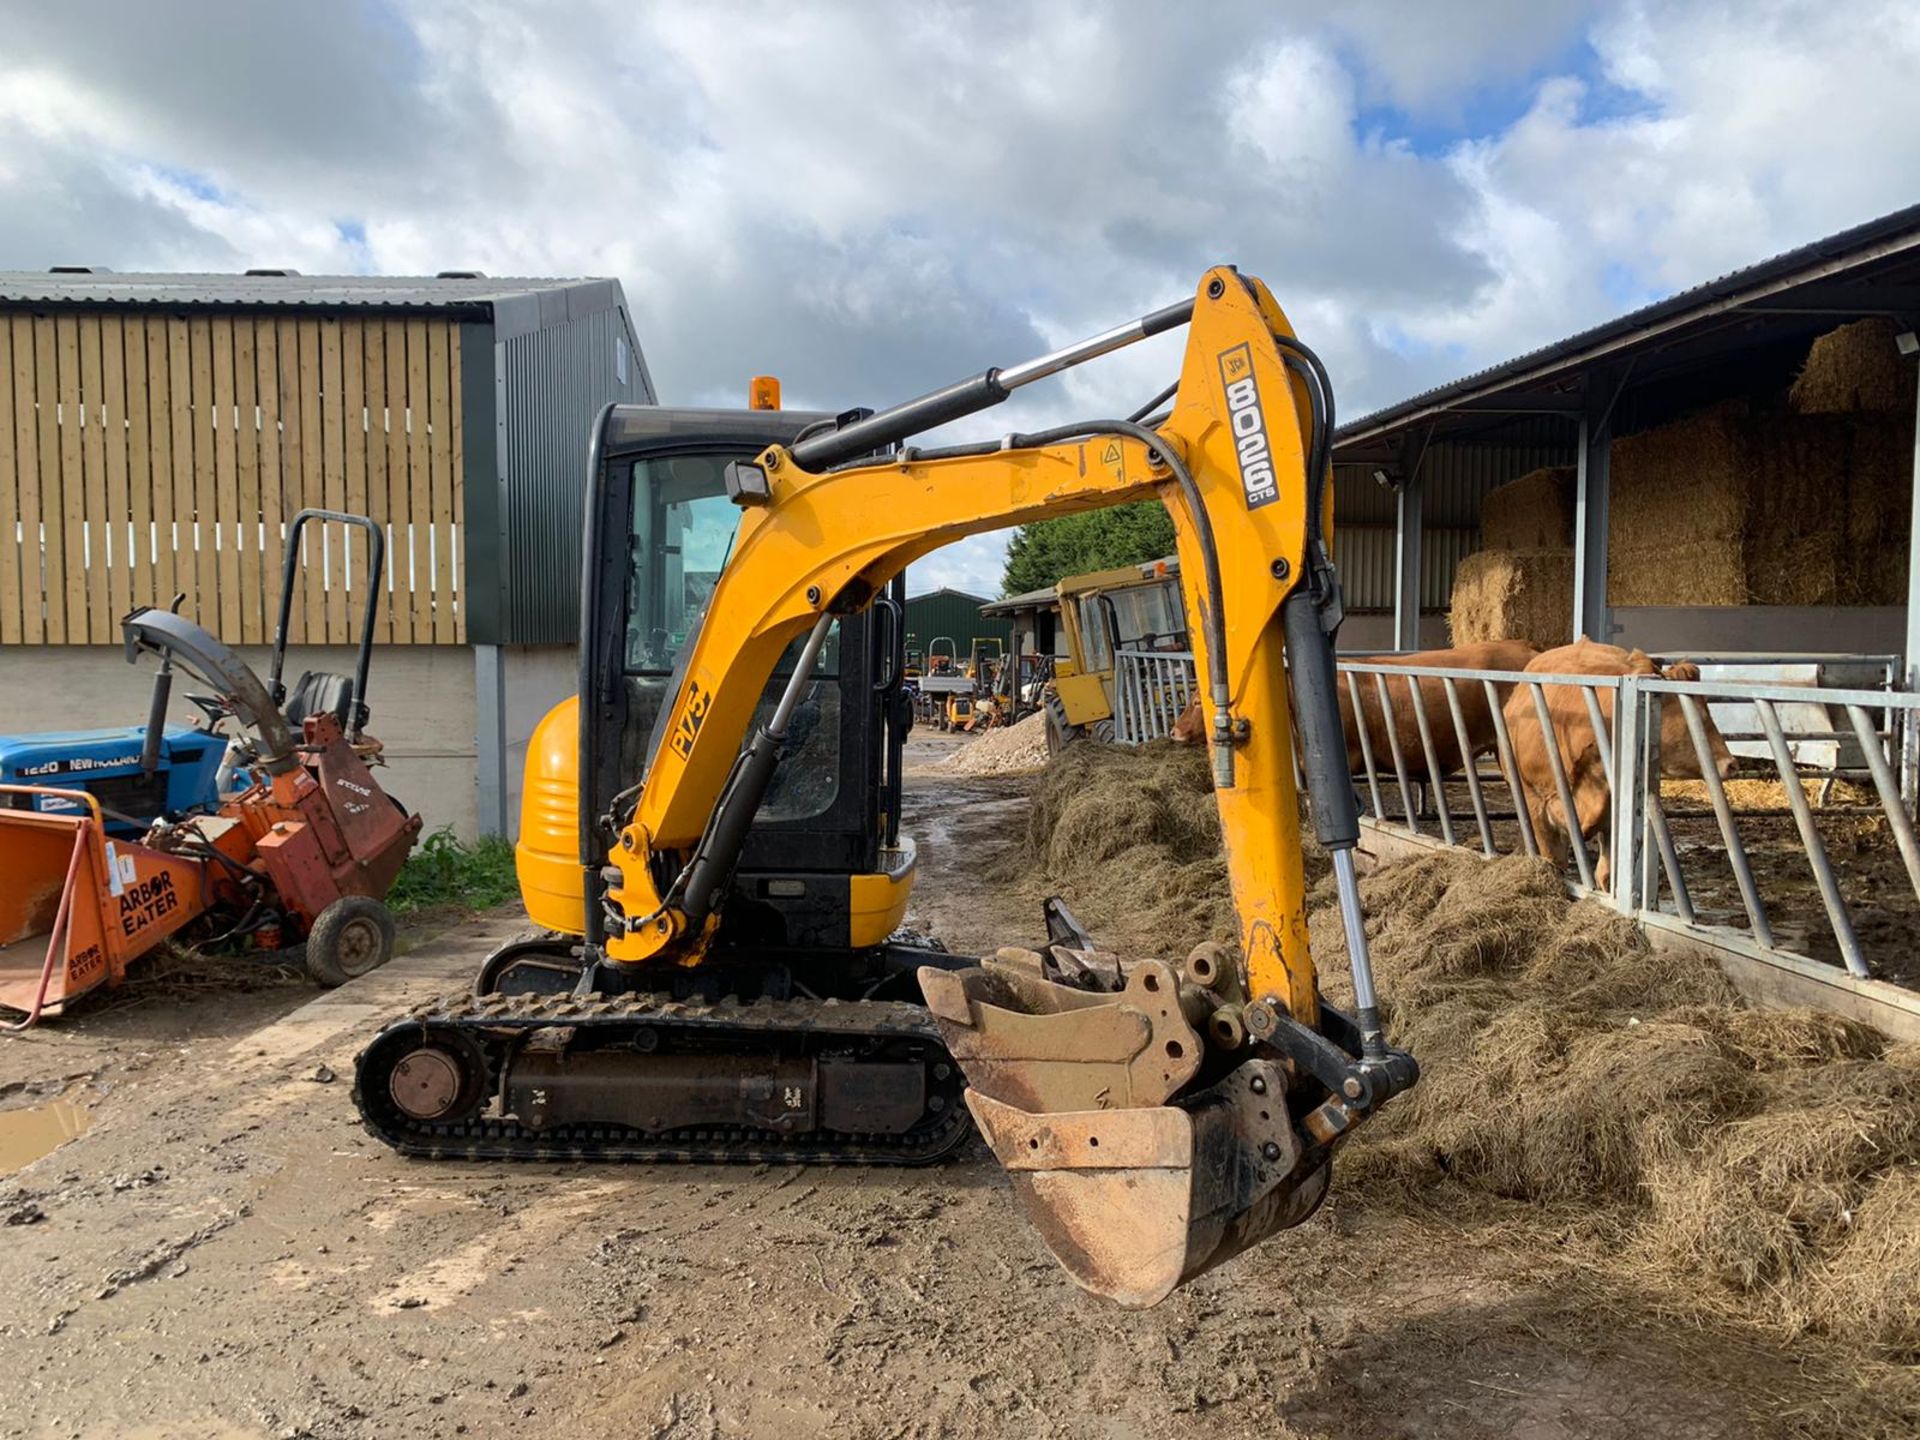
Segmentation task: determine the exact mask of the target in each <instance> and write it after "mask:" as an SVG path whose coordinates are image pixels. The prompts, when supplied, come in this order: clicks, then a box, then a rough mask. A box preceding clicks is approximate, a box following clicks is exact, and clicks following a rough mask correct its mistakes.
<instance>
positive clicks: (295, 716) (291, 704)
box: [281, 670, 353, 730]
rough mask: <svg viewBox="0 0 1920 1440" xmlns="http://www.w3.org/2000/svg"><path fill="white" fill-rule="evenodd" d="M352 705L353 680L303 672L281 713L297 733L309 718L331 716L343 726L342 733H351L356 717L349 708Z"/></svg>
mask: <svg viewBox="0 0 1920 1440" xmlns="http://www.w3.org/2000/svg"><path fill="white" fill-rule="evenodd" d="M352 703H353V677H352V676H350V675H338V674H335V673H334V672H333V671H331V670H303V671H301V672H300V678H299V679H298V680H296V681H294V682H293V689H291V690H289V691H288V692H287V703H286V704H285V705H283V706H282V707H281V711H282V713H283V714H285V715H286V717H287V724H288V725H290V726H292V727H293V728H294V729H295V730H298V729H299V728H300V722H301V721H303V720H305V719H306V718H307V717H308V716H309V715H331V716H333V718H334V719H336V720H338V721H339V722H340V728H341V729H342V730H351V729H352V728H353V717H352V716H351V715H349V714H348V713H347V708H348V706H350V705H351V704H352Z"/></svg>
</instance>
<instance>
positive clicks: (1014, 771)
mask: <svg viewBox="0 0 1920 1440" xmlns="http://www.w3.org/2000/svg"><path fill="white" fill-rule="evenodd" d="M1046 764H1047V716H1046V712H1045V711H1043V710H1036V711H1034V712H1033V714H1031V715H1029V716H1027V718H1026V719H1024V720H1022V721H1021V722H1020V723H1019V724H1018V725H1010V726H1008V727H1007V728H1006V729H1004V730H989V731H987V733H986V734H984V735H982V736H981V737H980V738H979V739H978V740H975V741H974V742H973V743H972V744H970V745H968V746H966V747H965V748H963V749H960V750H956V751H954V752H953V754H951V755H949V756H948V757H947V758H946V759H945V760H942V761H941V762H940V768H941V769H943V770H951V771H952V772H953V773H954V774H956V775H1024V774H1026V773H1027V772H1028V771H1031V770H1042V769H1045V768H1046Z"/></svg>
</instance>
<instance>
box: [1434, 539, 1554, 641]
mask: <svg viewBox="0 0 1920 1440" xmlns="http://www.w3.org/2000/svg"><path fill="white" fill-rule="evenodd" d="M1447 629H1448V631H1449V633H1451V634H1452V636H1453V643H1454V644H1456V645H1474V644H1479V643H1481V642H1483V641H1487V640H1531V641H1532V642H1533V643H1534V644H1536V645H1541V646H1547V645H1564V644H1565V643H1566V642H1567V639H1568V637H1569V636H1570V635H1571V634H1572V633H1573V552H1572V551H1570V550H1481V551H1478V552H1477V553H1475V554H1472V555H1469V556H1467V558H1466V559H1464V560H1462V561H1461V562H1460V565H1459V568H1458V569H1456V570H1455V571H1454V573H1453V603H1452V607H1451V608H1450V609H1449V610H1448V612H1447Z"/></svg>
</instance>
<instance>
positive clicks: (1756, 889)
mask: <svg viewBox="0 0 1920 1440" xmlns="http://www.w3.org/2000/svg"><path fill="white" fill-rule="evenodd" d="M1340 670H1341V672H1342V675H1343V684H1344V685H1345V687H1346V691H1347V699H1348V700H1349V702H1350V703H1351V704H1352V707H1353V710H1354V713H1355V714H1356V715H1359V714H1360V713H1361V712H1362V711H1363V709H1364V706H1363V704H1362V697H1363V695H1366V694H1368V693H1370V694H1371V696H1372V698H1373V699H1374V700H1375V702H1376V703H1377V709H1378V712H1379V714H1380V717H1381V720H1382V722H1383V723H1382V728H1383V729H1384V731H1385V738H1386V740H1387V742H1388V743H1387V745H1386V747H1385V748H1386V750H1387V754H1385V755H1380V754H1377V753H1375V752H1376V750H1377V749H1378V748H1379V747H1376V746H1375V744H1374V743H1373V737H1372V736H1371V735H1370V734H1369V733H1368V732H1369V728H1370V727H1368V726H1365V725H1360V726H1358V727H1357V728H1358V734H1357V735H1356V737H1355V738H1356V739H1357V741H1358V742H1359V743H1358V747H1357V748H1358V750H1359V751H1360V757H1359V758H1360V762H1361V763H1360V766H1359V769H1358V771H1357V772H1356V783H1358V784H1359V785H1361V786H1362V787H1363V788H1362V790H1361V799H1362V803H1363V808H1364V809H1365V810H1366V811H1367V812H1368V815H1369V819H1370V820H1371V822H1372V823H1374V824H1376V825H1379V826H1382V827H1384V828H1386V829H1388V830H1395V831H1400V832H1402V833H1405V834H1408V835H1412V836H1416V837H1421V838H1425V839H1428V840H1429V841H1431V840H1435V839H1437V840H1438V841H1440V842H1441V843H1444V844H1447V845H1466V846H1468V847H1470V848H1477V849H1479V850H1480V851H1481V852H1482V853H1484V854H1486V855H1490V856H1491V855H1498V854H1503V853H1515V852H1524V853H1526V854H1529V855H1533V854H1539V853H1542V852H1543V851H1545V850H1547V849H1548V848H1549V846H1548V844H1547V843H1546V837H1543V836H1540V835H1538V834H1536V833H1535V828H1534V823H1533V820H1532V818H1531V815H1530V811H1529V807H1528V804H1527V789H1526V785H1525V782H1524V781H1523V779H1522V777H1521V773H1520V770H1519V767H1518V764H1517V761H1516V751H1515V737H1514V734H1513V728H1512V726H1511V724H1510V720H1511V719H1512V717H1511V716H1509V714H1508V713H1507V712H1508V709H1509V707H1512V708H1513V709H1514V711H1515V713H1516V714H1517V715H1521V716H1525V717H1526V718H1527V720H1528V721H1530V722H1532V723H1530V724H1527V725H1525V727H1524V728H1525V729H1526V731H1527V732H1529V739H1534V738H1537V737H1538V736H1541V735H1547V734H1554V733H1556V732H1555V730H1554V726H1553V723H1552V715H1551V711H1552V706H1551V705H1550V703H1549V699H1550V695H1549V692H1550V691H1552V690H1554V689H1555V688H1557V687H1563V686H1564V687H1571V688H1573V689H1576V690H1577V691H1578V692H1579V695H1580V698H1581V712H1579V713H1584V716H1585V719H1586V722H1587V724H1588V726H1589V727H1590V728H1591V732H1592V734H1593V737H1594V742H1595V745H1594V749H1595V753H1596V756H1597V759H1598V761H1599V764H1600V768H1601V771H1602V774H1603V776H1604V779H1605V782H1606V785H1607V789H1608V791H1609V798H1610V807H1609V814H1608V818H1607V823H1606V825H1605V826H1604V827H1602V829H1601V830H1600V831H1599V832H1598V833H1597V834H1596V835H1595V837H1594V839H1595V841H1596V842H1597V848H1598V849H1600V851H1601V852H1602V854H1603V855H1604V856H1605V858H1606V862H1607V863H1606V867H1605V868H1606V872H1607V873H1606V877H1605V885H1604V887H1602V886H1601V884H1600V883H1599V878H1600V869H1601V867H1600V865H1599V864H1598V861H1597V857H1596V856H1595V855H1594V854H1592V853H1591V852H1590V850H1589V847H1588V845H1587V843H1586V841H1585V840H1584V839H1583V838H1582V836H1581V835H1580V833H1579V830H1580V827H1579V825H1578V824H1577V823H1569V824H1567V826H1566V827H1565V828H1566V832H1567V834H1566V842H1565V849H1566V851H1567V853H1568V858H1569V860H1570V861H1571V865H1572V869H1573V875H1572V877H1571V882H1570V883H1571V884H1572V885H1573V888H1575V889H1576V890H1578V891H1581V892H1585V893H1594V894H1602V895H1604V896H1605V897H1607V898H1608V899H1610V900H1611V901H1612V903H1613V904H1614V905H1615V906H1616V907H1617V908H1618V909H1619V910H1620V911H1621V912H1622V913H1623V914H1627V915H1631V916H1635V917H1637V918H1639V919H1641V920H1643V921H1645V922H1647V923H1651V924H1655V925H1660V926H1664V927H1666V928H1669V929H1678V930H1683V931H1685V930H1692V931H1697V932H1702V933H1703V934H1706V935H1708V936H1709V937H1710V938H1711V939H1712V941H1713V942H1714V943H1716V944H1719V945H1722V946H1727V947H1729V948H1733V949H1736V950H1739V951H1740V952H1742V953H1747V954H1752V955H1755V956H1757V957H1758V958H1762V959H1776V960H1777V959H1778V957H1780V956H1781V955H1783V954H1784V955H1789V956H1796V957H1799V958H1801V959H1805V958H1806V957H1805V956H1804V954H1803V952H1801V951H1797V950H1793V949H1791V948H1789V946H1788V945H1787V943H1786V939H1787V938H1788V937H1786V936H1785V935H1784V933H1783V930H1782V926H1783V925H1786V928H1788V929H1791V928H1793V925H1792V924H1789V923H1788V922H1786V921H1785V920H1783V917H1782V910H1783V907H1785V906H1787V905H1790V904H1794V903H1799V904H1801V906H1802V908H1804V900H1803V899H1800V898H1799V897H1795V896H1793V895H1792V894H1791V893H1789V892H1791V891H1792V889H1793V888H1794V886H1793V883H1792V882H1793V880H1794V879H1795V878H1796V877H1793V876H1790V875H1787V874H1784V873H1781V872H1780V871H1779V870H1777V869H1767V870H1765V871H1762V870H1757V869H1756V867H1755V866H1754V864H1753V862H1752V858H1751V855H1750V847H1749V845H1748V843H1747V842H1748V839H1749V831H1750V830H1751V828H1752V827H1753V826H1754V825H1755V824H1756V823H1766V822H1771V821H1773V820H1776V819H1778V818H1781V817H1780V814H1779V811H1778V810H1777V809H1774V810H1767V811H1754V810H1752V809H1748V810H1742V811H1736V810H1735V808H1734V806H1733V804H1732V803H1731V801H1730V799H1729V796H1728V792H1727V787H1726V784H1725V783H1724V782H1723V780H1722V778H1721V776H1720V774H1719V772H1718V770H1717V768H1716V765H1715V758H1716V757H1715V754H1714V750H1713V746H1712V736H1711V733H1710V729H1711V727H1712V724H1713V722H1712V711H1713V710H1714V709H1716V708H1718V709H1719V710H1720V711H1721V712H1722V713H1723V714H1725V715H1727V716H1729V717H1730V718H1731V717H1741V718H1742V719H1743V720H1744V717H1746V716H1752V717H1755V718H1756V719H1757V722H1758V726H1759V729H1758V730H1757V731H1754V732H1751V733H1748V732H1746V731H1738V732H1729V733H1727V734H1725V735H1723V736H1722V739H1723V740H1726V741H1728V742H1736V741H1741V740H1754V741H1762V740H1763V741H1764V742H1765V749H1764V751H1762V752H1761V757H1760V758H1759V759H1758V760H1757V761H1756V760H1749V761H1748V762H1747V763H1746V765H1745V766H1744V767H1743V769H1744V771H1745V772H1746V774H1745V775H1743V778H1748V777H1749V776H1751V775H1752V773H1753V772H1754V769H1755V766H1756V764H1757V765H1758V766H1759V767H1760V775H1761V778H1766V776H1767V774H1768V773H1769V772H1770V775H1771V778H1773V779H1776V780H1777V781H1778V782H1779V784H1780V787H1781V790H1782V793H1783V795H1784V798H1785V800H1786V813H1787V814H1789V815H1790V816H1791V817H1792V820H1793V824H1794V830H1795V835H1796V838H1797V842H1798V846H1799V850H1800V853H1801V855H1802V856H1803V857H1804V862H1805V867H1806V872H1807V873H1808V874H1809V875H1810V877H1811V879H1812V881H1813V884H1814V889H1815V890H1816V891H1817V893H1818V896H1819V902H1820V907H1821V909H1822V910H1824V912H1825V915H1826V919H1827V923H1828V925H1829V927H1830V929H1831V932H1832V936H1833V940H1834V945H1835V950H1836V951H1837V955H1838V958H1839V960H1840V962H1841V963H1842V964H1844V965H1845V967H1846V969H1847V970H1848V972H1849V973H1851V974H1852V975H1854V976H1856V977H1860V978H1867V977H1869V976H1870V975H1871V974H1872V970H1871V967H1870V966H1869V963H1868V959H1867V956H1866V955H1865V954H1864V952H1863V949H1862V946H1861V942H1860V938H1859V934H1860V930H1859V926H1858V924H1857V923H1856V917H1855V913H1854V909H1855V907H1854V904H1853V903H1852V902H1850V901H1849V899H1848V897H1847V895H1846V894H1845V892H1844V891H1843V889H1842V886H1841V883H1840V880H1841V876H1840V874H1839V873H1838V872H1837V871H1836V867H1835V865H1834V861H1833V857H1832V855H1831V854H1830V853H1829V850H1828V847H1827V844H1826V840H1825V838H1824V837H1823V836H1822V834H1821V832H1820V826H1819V823H1818V820H1817V818H1816V814H1815V807H1814V805H1813V803H1812V801H1810V800H1809V798H1808V795H1807V785H1808V783H1809V781H1810V780H1811V781H1813V782H1817V783H1820V784H1822V785H1824V786H1826V787H1828V788H1829V789H1830V788H1831V784H1832V782H1833V781H1835V780H1836V779H1849V780H1852V781H1854V782H1856V783H1858V784H1860V787H1861V788H1862V789H1866V788H1868V786H1870V787H1871V793H1872V796H1873V799H1872V801H1871V802H1870V803H1862V804H1859V805H1854V806H1842V807H1839V808H1833V807H1828V808H1826V809H1824V810H1822V812H1821V813H1822V814H1826V815H1829V816H1835V817H1838V816H1845V815H1853V816H1856V817H1866V818H1869V819H1871V818H1873V817H1878V818H1880V819H1882V820H1884V822H1885V825H1886V828H1887V831H1888V833H1889V834H1890V835H1891V837H1892V840H1893V844H1894V847H1895V849H1897V851H1898V854H1899V857H1900V861H1901V865H1902V867H1903V868H1904V870H1905V874H1906V881H1907V886H1906V888H1907V890H1908V891H1909V892H1910V894H1911V897H1912V899H1913V901H1914V902H1915V904H1916V905H1920V841H1916V836H1915V830H1914V821H1913V814H1912V811H1911V810H1910V809H1909V807H1908V805H1907V804H1906V803H1905V802H1904V800H1903V798H1902V793H1901V785H1900V778H1899V773H1900V755H1899V751H1900V750H1901V748H1902V739H1903V737H1904V736H1906V735H1908V734H1910V733H1912V732H1913V731H1914V729H1915V728H1916V727H1920V695H1914V694H1910V693H1905V692H1899V691H1893V690H1849V689H1834V688H1824V687H1815V686H1801V685H1765V684H1747V683H1728V682H1711V681H1684V680H1670V679H1667V678H1665V677H1663V676H1648V675H1626V676H1621V675H1551V674H1536V673H1533V672H1519V671H1487V670H1463V669H1443V668H1431V667H1425V666H1421V667H1411V666H1405V665H1396V664H1394V663H1392V661H1391V660H1388V659H1373V660H1364V661H1363V660H1350V661H1343V662H1341V664H1340ZM1418 680H1428V681H1435V682H1438V688H1439V691H1440V698H1441V699H1443V700H1444V704H1440V703H1437V702H1436V699H1435V697H1434V696H1433V695H1432V694H1431V693H1428V694H1424V695H1423V694H1422V687H1421V686H1420V685H1419V684H1417V683H1415V682H1416V681H1418ZM1470 696H1471V697H1473V705H1472V707H1471V708H1472V709H1475V710H1477V708H1478V705H1479V703H1481V702H1482V701H1484V703H1485V705H1486V706H1487V709H1488V711H1489V717H1490V721H1491V724H1490V726H1488V725H1480V726H1470V725H1469V720H1468V713H1469V708H1470V707H1469V705H1468V703H1467V699H1468V697H1470ZM1516 697H1517V699H1516ZM1668 706H1677V707H1678V711H1679V714H1680V717H1681V721H1682V724H1681V726H1680V727H1679V732H1678V734H1679V737H1683V738H1680V743H1684V744H1685V745H1686V747H1687V748H1688V750H1689V751H1691V758H1692V760H1693V761H1694V763H1695V764H1696V765H1697V767H1698V771H1699V783H1700V784H1701V785H1702V786H1703V787H1704V790H1705V794H1706V798H1707V805H1708V810H1707V813H1706V814H1705V815H1702V814H1698V813H1693V814H1680V815H1676V814H1674V813H1670V812H1669V809H1668V805H1667V803H1666V801H1665V799H1663V797H1662V793H1661V786H1660V783H1659V782H1660V776H1661V742H1662V734H1663V728H1664V721H1665V717H1666V713H1667V707H1668ZM1403 714H1410V715H1411V717H1412V720H1413V726H1412V731H1411V735H1410V736H1409V737H1403V736H1402V735H1401V734H1400V729H1401V726H1400V724H1399V718H1400V716H1402V715H1403ZM1795 717H1798V719H1795ZM1476 718H1477V717H1476ZM1814 719H1817V720H1818V721H1820V722H1821V726H1820V728H1806V722H1808V721H1809V720H1814ZM1610 722H1612V723H1610ZM1796 724H1797V725H1800V726H1801V728H1797V729H1796V728H1795V725H1796ZM1443 725H1444V726H1448V727H1450V729H1451V731H1452V738H1453V739H1454V741H1455V743H1456V745H1457V746H1458V749H1459V752H1460V753H1461V754H1463V755H1466V756H1469V757H1471V758H1470V760H1469V762H1468V763H1467V764H1466V765H1464V767H1460V768H1457V769H1456V768H1454V767H1451V766H1449V765H1448V764H1447V763H1446V759H1447V757H1445V756H1444V755H1443V754H1442V752H1441V750H1440V749H1439V748H1438V747H1436V745H1435V735H1436V733H1439V731H1438V727H1440V726H1443ZM1535 726H1537V727H1538V728H1537V729H1535ZM1489 729H1490V730H1491V735H1489V734H1488V733H1487V732H1488V730H1489ZM1409 739H1412V740H1417V742H1418V744H1417V747H1416V746H1414V745H1411V744H1409V743H1407V742H1408V740H1409ZM1743 748H1745V747H1743ZM1540 749H1541V751H1542V752H1543V755H1544V758H1545V760H1546V765H1545V767H1544V768H1545V769H1546V771H1547V779H1548V780H1549V781H1550V783H1549V784H1544V785H1540V786H1538V787H1537V788H1539V789H1541V790H1543V791H1544V793H1543V794H1540V795H1537V796H1535V797H1534V798H1535V799H1536V801H1538V802H1544V801H1549V800H1550V801H1552V802H1554V803H1555V804H1557V805H1558V807H1559V812H1560V814H1561V815H1562V816H1572V815H1573V814H1574V800H1575V791H1576V789H1577V788H1578V783H1579V777H1578V776H1576V775H1573V774H1570V773H1569V770H1568V766H1567V764H1566V760H1567V758H1568V757H1566V756H1565V755H1563V754H1562V747H1561V745H1560V744H1558V743H1556V744H1543V745H1541V746H1540ZM1797 750H1806V751H1815V752H1817V753H1820V754H1823V755H1828V756H1833V757H1835V758H1836V760H1837V761H1839V762H1841V763H1837V764H1835V765H1833V766H1811V765H1808V764H1806V763H1804V762H1803V761H1802V760H1801V759H1800V758H1799V756H1798V754H1797V753H1796V751H1797ZM1410 752H1411V753H1410ZM1890 752H1891V753H1890ZM1487 762H1491V764H1492V766H1493V772H1492V773H1491V774H1489V773H1487V771H1486V769H1485V768H1484V766H1485V764H1486V763H1487ZM1436 775H1440V776H1441V777H1442V778H1441V780H1440V783H1434V780H1433V777H1434V776H1436ZM1669 778H1671V777H1669ZM1537 779H1539V776H1538V775H1537V774H1536V780H1537ZM1588 784H1589V785H1590V784H1591V779H1589V780H1588ZM1449 785H1451V786H1453V787H1454V788H1455V792H1456V793H1455V796H1454V798H1453V799H1450V798H1449V795H1448V787H1449ZM1461 788H1464V790H1465V792H1466V806H1465V811H1464V812H1463V813H1459V814H1456V811H1455V806H1456V804H1457V803H1458V791H1459V789H1461ZM1503 801H1504V802H1505V803H1504V804H1503V803H1502V802H1503ZM1509 806H1510V808H1508V807H1509ZM1709 816H1710V818H1711V821H1712V830H1711V831H1710V832H1707V839H1706V843H1701V842H1700V840H1699V838H1698V835H1699V832H1700V830H1701V826H1700V824H1699V822H1700V821H1702V820H1705V819H1706V818H1708V817H1709ZM1676 819H1678V820H1679V821H1681V822H1683V823H1684V825H1685V827H1686V828H1687V829H1688V830H1689V831H1690V832H1694V833H1693V834H1692V835H1690V836H1689V837H1688V838H1687V840H1686V841H1685V843H1682V841H1681V840H1680V839H1678V838H1676ZM1509 824H1510V825H1511V830H1509V829H1508V826H1509ZM1714 840H1717V841H1718V846H1717V848H1716V847H1715V846H1714V845H1713V844H1712V842H1713V841H1714ZM1475 842H1477V845H1476V843H1475ZM1555 848H1557V847H1555ZM1712 856H1720V857H1723V858H1724V861H1725V863H1726V866H1727V868H1728V869H1729V870H1730V871H1731V875H1732V878H1733V883H1734V889H1735V891H1736V893H1737V900H1738V908H1739V911H1740V912H1741V913H1742V914H1743V915H1744V924H1743V925H1735V924H1721V923H1709V922H1708V921H1707V920H1705V919H1703V918H1702V916H1701V913H1700V908H1701V907H1699V906H1698V905H1697V904H1696V896H1697V895H1698V894H1699V892H1700V888H1701V884H1702V883H1703V881H1702V875H1701V871H1702V869H1703V865H1702V861H1703V860H1705V859H1707V858H1710V857H1712ZM1690 869H1691V871H1692V873H1691V875H1690V873H1689V872H1690ZM1856 888H1858V887H1856ZM1769 892H1773V893H1769ZM1878 898H1880V897H1876V899H1878ZM1776 922H1779V923H1776ZM1796 923H1797V922H1796Z"/></svg>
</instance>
